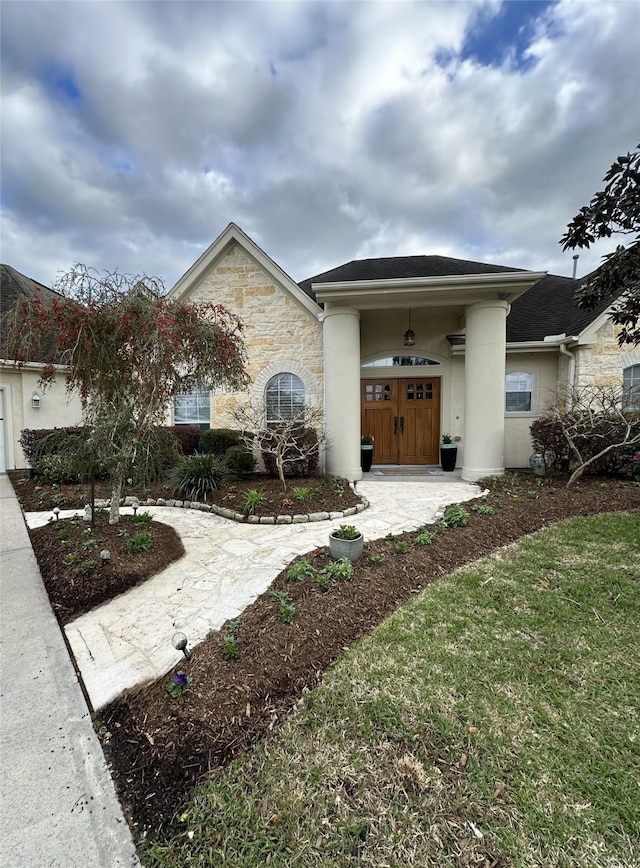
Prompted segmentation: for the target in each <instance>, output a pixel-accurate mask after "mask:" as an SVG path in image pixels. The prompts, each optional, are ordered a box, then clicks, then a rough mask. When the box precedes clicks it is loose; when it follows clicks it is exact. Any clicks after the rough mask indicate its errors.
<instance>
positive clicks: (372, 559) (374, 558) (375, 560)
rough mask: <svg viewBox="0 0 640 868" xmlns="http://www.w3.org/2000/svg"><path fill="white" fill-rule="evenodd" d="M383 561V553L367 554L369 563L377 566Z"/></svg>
mask: <svg viewBox="0 0 640 868" xmlns="http://www.w3.org/2000/svg"><path fill="white" fill-rule="evenodd" d="M383 562H384V555H369V563H370V564H372V565H373V566H374V567H379V566H380V565H381V564H382V563H383Z"/></svg>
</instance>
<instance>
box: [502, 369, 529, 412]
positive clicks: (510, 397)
mask: <svg viewBox="0 0 640 868" xmlns="http://www.w3.org/2000/svg"><path fill="white" fill-rule="evenodd" d="M532 391H533V375H532V374H527V373H526V372H525V371H516V372H515V373H513V374H507V376H506V411H507V413H528V412H529V411H530V410H531V393H532Z"/></svg>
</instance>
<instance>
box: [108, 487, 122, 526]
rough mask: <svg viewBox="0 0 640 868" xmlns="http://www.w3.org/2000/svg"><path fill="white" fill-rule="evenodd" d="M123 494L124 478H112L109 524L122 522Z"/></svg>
mask: <svg viewBox="0 0 640 868" xmlns="http://www.w3.org/2000/svg"><path fill="white" fill-rule="evenodd" d="M121 494H122V476H120V475H118V476H113V477H112V478H111V511H110V512H109V524H118V522H119V521H120V495H121Z"/></svg>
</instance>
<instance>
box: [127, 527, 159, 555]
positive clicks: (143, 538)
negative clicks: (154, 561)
mask: <svg viewBox="0 0 640 868" xmlns="http://www.w3.org/2000/svg"><path fill="white" fill-rule="evenodd" d="M126 547H127V552H128V553H129V554H130V555H139V554H142V553H143V552H148V551H151V549H152V547H153V537H152V536H151V534H150V533H149V532H148V531H146V530H142V531H140V533H136V534H134V535H133V536H132V537H129V539H128V540H127V541H126Z"/></svg>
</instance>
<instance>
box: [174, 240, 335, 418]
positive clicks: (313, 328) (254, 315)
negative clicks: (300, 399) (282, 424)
mask: <svg viewBox="0 0 640 868" xmlns="http://www.w3.org/2000/svg"><path fill="white" fill-rule="evenodd" d="M185 300H187V301H192V302H197V301H209V302H213V303H215V304H223V305H224V306H225V307H227V308H229V310H231V311H233V312H234V313H236V314H237V315H238V316H239V317H240V319H241V320H242V322H243V324H244V327H245V328H244V332H243V337H244V341H245V346H246V349H247V362H248V363H247V370H248V373H249V376H250V377H251V381H252V386H250V387H249V389H248V391H247V392H245V393H224V392H217V393H215V394H214V395H213V396H212V407H211V426H212V427H214V428H222V427H227V426H229V427H237V423H236V422H234V419H233V411H234V409H235V407H236V406H237V405H238V403H239V402H243V401H246V400H248V399H249V398H250V397H256V398H260V399H261V398H262V397H263V395H264V386H265V385H266V380H265V377H266V379H267V380H268V379H269V376H273V374H275V373H279V372H281V371H291V372H292V373H294V374H296V375H297V376H299V377H300V378H301V379H302V380H303V382H304V383H305V387H306V394H307V399H308V400H310V401H311V402H313V403H317V404H318V405H319V406H322V403H323V389H322V380H323V355H322V326H321V324H320V323H319V322H318V320H317V318H315V317H313V316H312V315H311V314H310V313H309V312H308V311H307V310H306V309H305V308H303V307H302V305H300V304H299V303H298V302H297V301H296V300H295V299H294V298H292V296H291V295H290V294H289V293H288V292H287V291H286V290H285V289H284V288H283V287H282V286H281V285H280V284H278V283H277V282H275V281H274V279H273V277H272V276H271V275H269V274H268V273H267V272H266V271H265V270H264V269H263V268H262V266H260V265H259V264H258V263H257V262H256V261H255V260H254V259H253V258H252V257H251V256H249V254H248V253H247V252H246V251H245V250H244V249H243V248H241V247H240V246H239V245H237V244H235V243H233V244H232V245H231V246H230V247H229V249H228V250H227V252H226V253H225V254H224V255H223V256H222V257H221V259H220V260H219V261H218V263H217V264H216V265H215V266H214V267H213V268H212V269H210V270H209V271H208V272H206V273H205V274H204V275H203V277H202V278H201V280H200V281H199V283H198V284H197V285H196V286H195V287H194V288H193V290H192V291H190V292H189V294H188V296H187V297H186V298H185ZM294 364H295V367H294ZM267 375H268V376H267ZM256 392H260V394H259V395H258V394H256Z"/></svg>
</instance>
